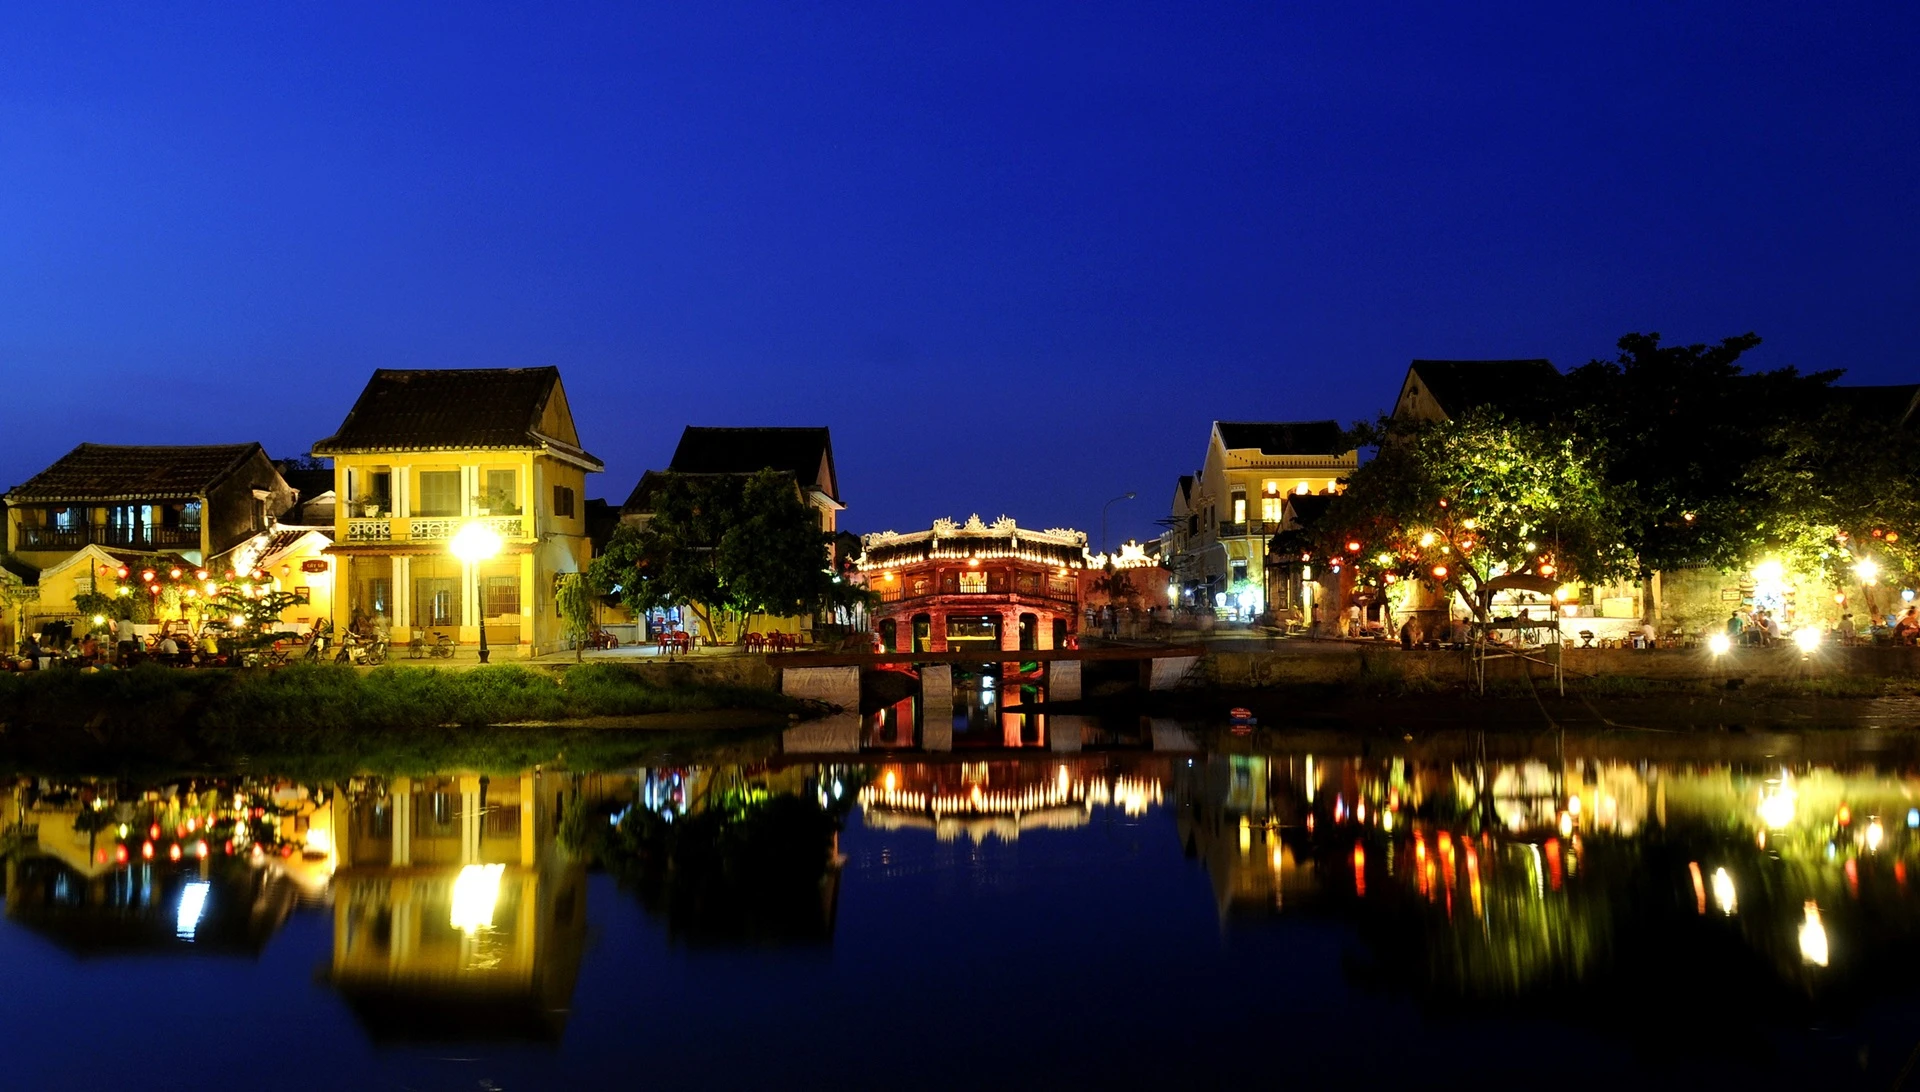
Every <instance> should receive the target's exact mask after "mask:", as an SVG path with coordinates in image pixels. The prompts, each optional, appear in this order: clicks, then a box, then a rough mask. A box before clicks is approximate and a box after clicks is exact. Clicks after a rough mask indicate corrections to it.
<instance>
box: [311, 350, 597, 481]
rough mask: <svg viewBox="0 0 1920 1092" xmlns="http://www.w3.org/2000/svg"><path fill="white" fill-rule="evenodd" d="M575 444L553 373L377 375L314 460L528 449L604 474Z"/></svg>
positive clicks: (502, 371)
mask: <svg viewBox="0 0 1920 1092" xmlns="http://www.w3.org/2000/svg"><path fill="white" fill-rule="evenodd" d="M579 445H580V438H579V434H578V433H577V432H576V431H575V429H574V425H573V415H572V414H571V413H570V412H568V409H567V405H566V395H565V393H564V392H563V391H562V390H561V387H560V369H558V368H554V367H544V368H436V369H427V370H418V371H408V370H402V369H398V368H381V369H379V370H377V371H375V372H374V373H373V378H371V379H369V380H367V385H366V387H365V389H363V390H362V391H361V392H360V397H359V399H358V400H356V401H355V402H354V404H353V408H352V409H351V410H348V411H347V417H346V420H344V421H342V422H341V423H340V428H339V430H338V431H336V432H335V433H334V434H333V435H332V436H329V437H327V438H326V439H324V440H321V441H320V442H319V443H317V444H315V445H313V453H314V454H316V455H334V454H344V453H348V452H366V451H458V450H472V449H482V450H484V449H510V450H522V451H524V450H529V449H532V450H548V451H552V452H553V453H555V454H558V455H561V456H563V457H568V458H571V459H572V460H573V461H576V462H580V463H582V465H585V466H587V468H588V469H590V470H601V469H604V467H603V466H602V465H601V464H600V461H599V460H598V459H595V458H594V457H593V456H591V455H588V454H587V453H586V452H585V451H582V450H581V449H580V446H579Z"/></svg>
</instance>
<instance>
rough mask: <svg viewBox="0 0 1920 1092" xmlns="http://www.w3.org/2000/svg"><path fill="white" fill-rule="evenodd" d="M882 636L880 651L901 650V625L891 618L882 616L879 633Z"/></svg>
mask: <svg viewBox="0 0 1920 1092" xmlns="http://www.w3.org/2000/svg"><path fill="white" fill-rule="evenodd" d="M877 635H878V636H879V638H880V651H882V652H898V651H900V644H899V641H900V627H899V626H898V625H897V624H895V622H894V620H893V619H891V618H882V619H881V620H880V626H879V630H878V634H877Z"/></svg>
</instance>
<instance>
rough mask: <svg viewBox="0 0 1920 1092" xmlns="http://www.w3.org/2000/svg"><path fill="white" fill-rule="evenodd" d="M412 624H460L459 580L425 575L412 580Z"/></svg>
mask: <svg viewBox="0 0 1920 1092" xmlns="http://www.w3.org/2000/svg"><path fill="white" fill-rule="evenodd" d="M413 592H414V604H413V617H414V624H415V625H420V626H457V625H459V624H460V582H459V581H458V580H449V579H446V578H444V577H426V578H423V579H420V580H415V581H414V582H413Z"/></svg>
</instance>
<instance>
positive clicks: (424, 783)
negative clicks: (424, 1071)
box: [330, 772, 586, 1040]
mask: <svg viewBox="0 0 1920 1092" xmlns="http://www.w3.org/2000/svg"><path fill="white" fill-rule="evenodd" d="M572 782H573V779H572V778H569V777H568V776H566V775H543V774H541V773H538V772H529V773H523V774H520V775H518V776H507V777H486V776H482V775H476V774H460V775H448V776H434V777H424V778H418V779H415V778H405V777H396V778H391V779H386V780H381V779H368V780H366V781H365V782H363V783H359V784H356V785H355V786H354V787H351V788H349V789H348V790H347V791H346V792H344V793H343V795H342V798H341V800H340V805H341V806H342V807H343V808H344V810H345V820H344V822H343V823H342V824H341V830H340V836H339V840H338V841H339V850H338V852H339V866H338V869H337V871H336V872H335V874H334V896H333V898H334V902H333V927H334V940H333V960H332V966H331V971H330V978H331V981H332V982H333V985H334V987H335V988H336V989H338V990H339V991H340V993H341V995H342V996H343V997H345V998H346V999H347V1001H348V1003H349V1004H350V1005H351V1006H352V1007H353V1009H354V1011H355V1012H356V1013H357V1014H358V1015H359V1016H360V1018H361V1019H362V1021H363V1022H364V1023H365V1025H366V1027H367V1029H368V1030H369V1032H370V1033H372V1034H373V1035H374V1037H375V1038H376V1039H385V1038H398V1039H470V1038H475V1037H516V1038H528V1039H536V1040H542V1039H546V1040H551V1039H557V1038H558V1037H559V1035H560V1033H561V1031H562V1029H563V1027H564V1025H565V1022H566V1014H567V1010H568V1005H569V999H570V997H571V995H572V993H573V984H574V979H575V976H576V975H577V974H578V972H579V967H580V956H581V951H582V948H583V946H584V943H585V938H586V867H585V865H584V863H583V862H581V861H580V860H578V859H577V858H576V857H575V856H574V855H573V854H571V853H569V852H568V851H567V850H566V849H565V848H564V847H563V845H562V844H561V841H560V839H559V838H558V837H557V834H558V827H559V823H560V821H561V818H562V815H563V813H564V809H565V808H566V807H567V806H568V804H569V803H570V801H571V800H572V798H573V796H574V794H576V793H577V792H578V791H579V786H577V785H574V784H573V783H572Z"/></svg>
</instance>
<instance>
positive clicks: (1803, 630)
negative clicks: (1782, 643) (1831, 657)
mask: <svg viewBox="0 0 1920 1092" xmlns="http://www.w3.org/2000/svg"><path fill="white" fill-rule="evenodd" d="M1820 637H1821V633H1820V629H1819V627H1818V626H1801V627H1800V628H1799V629H1796V630H1794V631H1793V643H1794V644H1796V645H1799V646H1800V651H1802V652H1815V651H1818V650H1819V648H1820Z"/></svg>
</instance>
